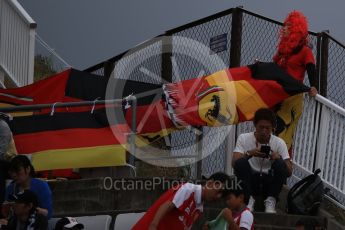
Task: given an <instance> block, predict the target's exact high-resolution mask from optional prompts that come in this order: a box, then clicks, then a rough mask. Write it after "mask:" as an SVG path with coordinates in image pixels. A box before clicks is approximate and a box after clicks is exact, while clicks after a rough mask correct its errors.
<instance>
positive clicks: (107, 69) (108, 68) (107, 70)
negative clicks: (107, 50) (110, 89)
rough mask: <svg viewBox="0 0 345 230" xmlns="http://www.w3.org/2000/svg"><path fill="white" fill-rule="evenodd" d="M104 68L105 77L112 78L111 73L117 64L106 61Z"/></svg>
mask: <svg viewBox="0 0 345 230" xmlns="http://www.w3.org/2000/svg"><path fill="white" fill-rule="evenodd" d="M103 68H104V77H106V78H110V76H111V73H112V72H113V71H114V68H115V64H114V63H113V62H110V61H105V62H104V66H103Z"/></svg>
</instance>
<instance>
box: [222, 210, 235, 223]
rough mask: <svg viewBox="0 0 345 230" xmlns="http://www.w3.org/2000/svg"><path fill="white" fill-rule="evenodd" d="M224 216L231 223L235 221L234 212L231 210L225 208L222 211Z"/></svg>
mask: <svg viewBox="0 0 345 230" xmlns="http://www.w3.org/2000/svg"><path fill="white" fill-rule="evenodd" d="M222 216H223V218H224V219H225V220H226V221H227V222H229V223H230V222H231V221H233V220H234V218H233V217H232V211H231V210H230V209H229V208H224V209H223V210H222Z"/></svg>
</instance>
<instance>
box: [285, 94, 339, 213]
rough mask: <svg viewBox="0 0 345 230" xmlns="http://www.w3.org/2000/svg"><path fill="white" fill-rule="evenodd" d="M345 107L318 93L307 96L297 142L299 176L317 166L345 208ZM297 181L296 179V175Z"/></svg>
mask: <svg viewBox="0 0 345 230" xmlns="http://www.w3.org/2000/svg"><path fill="white" fill-rule="evenodd" d="M344 147H345V109H344V108H341V107H340V106H338V105H337V104H335V103H333V102H332V101H330V100H328V99H327V98H325V97H322V96H320V95H317V96H316V97H315V100H314V99H312V98H309V97H306V98H305V103H304V112H303V115H302V118H301V120H300V122H299V125H298V128H297V132H296V136H295V146H294V153H295V154H294V158H293V161H294V165H295V167H294V174H293V176H294V177H295V179H297V180H298V179H301V178H303V177H305V176H307V175H309V174H311V173H312V172H314V171H315V170H316V169H321V174H320V177H321V178H322V180H323V182H324V183H325V185H326V186H327V187H328V188H329V189H330V194H331V195H332V197H333V201H335V202H336V203H337V204H338V206H340V207H342V208H343V209H345V181H344V177H345V148H344ZM292 181H293V179H292Z"/></svg>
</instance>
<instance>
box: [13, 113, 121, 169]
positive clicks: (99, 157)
mask: <svg viewBox="0 0 345 230" xmlns="http://www.w3.org/2000/svg"><path fill="white" fill-rule="evenodd" d="M10 127H11V129H12V131H13V133H14V139H15V143H16V147H17V151H18V153H20V154H30V155H31V159H32V163H33V165H34V166H35V169H36V170H38V171H41V170H51V169H64V168H84V167H104V166H119V165H125V164H126V157H125V144H126V136H125V135H124V133H128V130H127V129H126V126H122V125H114V126H112V127H110V125H109V124H108V122H107V119H106V114H105V110H104V109H98V110H95V111H94V112H93V113H92V114H91V113H90V112H89V111H88V112H72V113H56V114H54V115H53V116H50V114H42V115H34V116H21V117H16V118H15V119H13V121H11V122H10ZM111 128H112V129H113V131H115V132H117V135H114V134H113V132H112V130H111Z"/></svg>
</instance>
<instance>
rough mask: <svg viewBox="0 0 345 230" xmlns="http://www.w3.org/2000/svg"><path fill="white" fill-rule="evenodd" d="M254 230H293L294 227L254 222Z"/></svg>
mask: <svg viewBox="0 0 345 230" xmlns="http://www.w3.org/2000/svg"><path fill="white" fill-rule="evenodd" d="M254 229H255V230H295V228H294V227H284V226H273V225H264V224H255V226H254Z"/></svg>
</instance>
